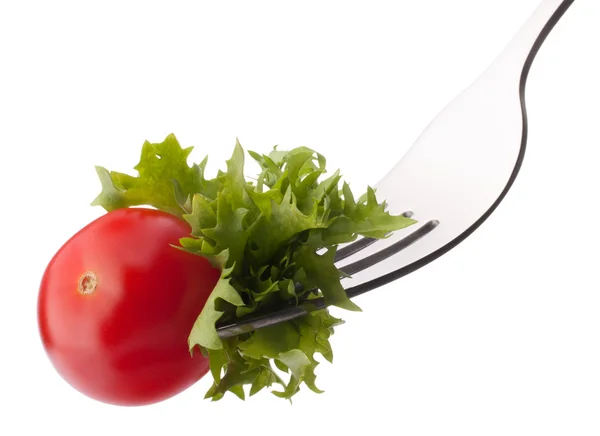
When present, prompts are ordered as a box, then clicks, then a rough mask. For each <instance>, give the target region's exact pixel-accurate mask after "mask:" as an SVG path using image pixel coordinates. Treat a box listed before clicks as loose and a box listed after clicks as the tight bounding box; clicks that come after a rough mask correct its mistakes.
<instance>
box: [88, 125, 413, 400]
mask: <svg viewBox="0 0 600 436" xmlns="http://www.w3.org/2000/svg"><path fill="white" fill-rule="evenodd" d="M191 151H192V148H191V147H188V148H182V147H181V146H180V144H179V142H178V141H177V139H176V138H175V136H174V135H172V134H171V135H169V136H168V137H167V138H166V139H165V140H164V141H163V142H161V143H150V142H148V141H146V142H145V143H144V145H143V146H142V153H141V158H140V161H139V163H138V164H137V166H136V167H135V168H134V169H136V170H137V171H138V175H137V176H130V175H127V174H123V173H118V172H114V171H113V172H109V171H108V170H106V169H105V168H103V167H97V173H98V176H99V178H100V182H101V185H102V191H101V193H100V194H99V195H98V196H97V198H96V199H95V200H94V202H93V203H92V204H94V205H99V206H102V207H104V208H105V209H106V210H107V211H111V210H114V209H118V208H123V207H131V206H138V205H147V206H152V207H155V208H157V209H160V210H163V211H166V212H169V213H173V214H175V215H177V216H179V217H181V218H182V219H184V220H186V221H187V222H188V223H189V224H190V227H191V234H190V235H189V236H188V237H185V238H182V239H181V240H180V246H177V247H176V248H178V249H181V250H184V251H187V252H190V253H193V254H195V255H198V256H204V257H206V258H207V259H208V260H210V261H211V262H212V263H213V265H215V266H216V267H218V268H219V269H220V270H221V277H220V279H219V281H218V283H217V285H216V286H215V288H214V289H213V291H212V293H211V295H210V297H209V299H208V301H207V303H206V305H205V306H204V308H203V310H202V311H201V313H199V314H198V318H197V320H196V323H195V324H194V326H193V328H192V330H191V331H190V334H189V337H188V346H189V348H190V352H191V353H192V355H193V353H194V351H195V350H196V349H199V350H200V351H201V352H202V353H203V354H204V355H207V356H208V358H209V360H210V372H211V375H212V377H213V385H212V387H211V388H210V389H209V390H208V392H207V393H206V398H210V399H211V400H213V401H216V400H219V399H221V398H222V397H223V396H224V395H225V394H226V393H227V392H230V393H232V394H234V395H236V396H237V397H239V398H241V399H244V398H246V395H247V394H249V395H250V396H252V395H256V394H257V393H258V392H260V391H262V390H264V389H266V388H270V389H271V392H272V393H273V394H274V395H276V396H278V397H281V398H285V399H291V398H292V397H293V396H294V395H295V394H296V393H297V392H298V391H299V390H300V389H301V387H302V385H304V386H306V387H307V388H308V389H310V390H312V391H313V392H316V393H320V392H322V391H321V390H320V389H319V388H318V387H317V385H316V375H315V369H316V367H317V365H318V364H319V360H318V356H319V355H320V356H321V357H322V358H323V359H325V360H326V361H328V362H332V361H333V350H332V347H331V344H330V341H329V340H330V337H331V335H332V334H333V333H334V328H335V327H336V326H338V325H340V324H342V323H343V321H342V320H341V319H338V318H335V317H333V316H332V315H331V314H330V312H329V310H328V308H325V309H321V310H316V311H314V312H311V313H309V314H308V315H306V316H304V317H302V318H299V319H295V320H292V321H288V322H285V323H282V324H280V325H276V326H271V327H265V328H262V329H259V330H256V331H253V332H250V333H244V334H241V335H239V336H237V337H234V338H227V339H222V338H220V337H219V335H218V334H217V330H216V328H217V324H218V323H221V322H232V321H235V320H236V319H238V318H240V317H242V316H245V315H248V314H251V313H256V314H259V313H265V312H269V311H271V310H276V309H277V308H280V307H282V306H283V305H286V304H304V303H307V302H310V300H311V299H313V298H318V297H323V298H324V300H325V302H326V306H327V307H329V306H337V307H340V308H342V309H346V310H351V311H359V310H360V308H359V307H358V306H357V305H356V304H355V303H354V302H352V301H351V300H350V299H349V298H348V296H347V295H346V292H345V291H344V287H343V285H342V282H341V280H342V278H343V277H344V275H343V274H342V272H341V271H340V270H339V269H338V268H337V267H336V266H335V264H334V258H335V253H336V249H337V245H338V244H341V243H345V242H351V241H354V240H355V239H356V238H357V237H358V236H359V235H361V236H366V237H371V238H385V237H387V236H388V235H389V234H390V233H391V232H393V231H396V230H399V229H402V228H405V227H407V226H410V225H412V224H414V223H415V221H414V220H412V219H410V218H407V217H404V216H402V215H400V216H394V215H391V214H390V213H389V212H388V211H387V210H386V209H387V205H386V203H385V202H382V203H380V202H378V200H377V197H376V192H375V190H374V189H372V188H370V187H369V188H368V189H367V192H365V193H364V194H363V195H361V196H360V197H358V199H356V197H355V196H354V194H353V192H352V191H351V189H350V186H349V185H348V184H347V183H346V182H343V183H342V185H341V186H340V182H341V179H342V177H341V175H340V172H339V170H338V171H335V172H334V173H332V174H331V175H330V176H329V177H325V176H326V174H327V169H326V165H327V160H326V158H325V157H324V156H323V155H322V154H319V153H316V152H315V151H313V150H312V149H310V148H308V147H297V148H294V149H291V150H287V151H286V150H278V149H277V147H273V150H272V151H271V152H270V153H268V154H260V153H257V152H255V151H249V152H248V155H249V156H250V157H252V159H254V161H255V162H256V163H257V164H258V166H259V168H260V173H259V174H258V175H257V176H256V177H255V178H253V179H251V178H247V177H246V175H245V173H244V171H245V157H246V153H245V151H244V149H243V148H242V146H241V144H240V143H239V141H236V144H235V146H234V149H233V153H232V155H231V158H230V159H228V160H227V161H226V169H225V170H224V171H223V170H219V171H218V173H217V175H216V177H214V178H212V179H207V178H206V177H205V169H206V165H207V158H205V159H204V160H203V161H202V162H201V163H200V164H193V165H191V166H190V165H188V163H187V159H188V157H189V155H190V153H191ZM275 385H277V386H279V388H274V386H275Z"/></svg>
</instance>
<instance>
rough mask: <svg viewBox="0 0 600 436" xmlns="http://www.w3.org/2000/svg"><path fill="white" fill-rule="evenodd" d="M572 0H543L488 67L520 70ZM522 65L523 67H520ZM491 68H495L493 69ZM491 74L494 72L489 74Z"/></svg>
mask: <svg viewBox="0 0 600 436" xmlns="http://www.w3.org/2000/svg"><path fill="white" fill-rule="evenodd" d="M574 1H575V0H543V1H542V2H541V3H540V4H539V6H538V7H537V8H536V9H535V11H534V12H533V13H532V14H531V16H530V18H529V19H528V20H527V21H526V22H525V24H523V26H521V29H520V30H519V31H518V32H517V34H516V35H515V36H514V37H513V39H512V40H511V41H510V42H509V43H508V45H507V46H506V47H505V48H504V50H503V51H502V53H501V54H500V55H499V56H498V57H497V58H496V60H495V61H494V62H493V63H492V65H491V66H490V67H489V69H488V71H489V72H494V73H498V74H502V75H503V74H507V73H508V74H516V75H521V74H524V75H525V76H527V74H528V73H529V69H530V67H531V62H530V60H531V61H532V60H533V58H535V56H536V54H537V52H538V50H539V49H540V47H541V46H542V43H543V42H544V39H545V36H543V35H548V34H549V33H550V31H551V30H552V28H553V27H554V26H555V25H556V23H557V22H558V21H559V20H560V18H561V17H562V16H563V15H564V13H565V12H566V11H567V9H569V7H570V6H571V5H572V4H573V2H574ZM523 67H525V68H523ZM493 70H495V71H493ZM491 75H492V76H494V74H491Z"/></svg>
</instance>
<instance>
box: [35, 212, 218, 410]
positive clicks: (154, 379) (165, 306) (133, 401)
mask: <svg viewBox="0 0 600 436" xmlns="http://www.w3.org/2000/svg"><path fill="white" fill-rule="evenodd" d="M189 233H190V227H189V226H188V224H187V223H186V222H184V221H182V220H181V219H179V218H177V217H175V216H174V215H171V214H168V213H165V212H160V211H157V210H153V209H141V208H132V209H120V210H116V211H113V212H109V213H107V214H105V215H103V216H102V217H100V218H98V219H97V220H95V221H93V222H92V223H90V224H89V225H87V226H86V227H84V228H83V229H82V230H80V231H79V232H78V233H77V234H75V235H74V236H73V237H72V238H71V239H69V240H68V241H67V242H66V243H65V245H63V247H62V248H60V250H59V251H58V252H57V253H56V255H55V256H54V257H53V258H52V260H51V261H50V263H49V265H48V267H47V269H46V271H45V273H44V276H43V278H42V282H41V286H40V293H39V301H38V322H39V328H40V335H41V339H42V342H43V345H44V347H45V349H46V352H47V354H48V356H49V358H50V360H51V362H52V364H53V365H54V367H55V368H56V370H57V371H58V373H59V374H60V375H61V376H62V377H63V378H64V379H65V380H66V381H67V382H68V383H69V384H70V385H71V386H73V387H74V388H75V389H77V390H79V391H80V392H82V393H83V394H85V395H87V396H89V397H91V398H94V399H96V400H99V401H102V402H105V403H110V404H116V405H130V406H133V405H145V404H151V403H156V402H159V401H162V400H165V399H167V398H169V397H172V396H174V395H176V394H178V393H180V392H181V391H183V390H185V389H187V388H188V387H190V386H191V385H192V384H194V383H195V382H196V381H198V380H199V379H200V378H201V377H202V376H203V375H204V374H206V373H207V372H208V360H207V359H206V358H204V357H203V356H202V355H201V353H200V352H194V355H193V357H192V356H191V355H190V352H189V350H188V344H187V338H188V335H189V333H190V330H191V328H192V326H193V324H194V322H195V320H196V318H197V316H198V315H199V314H200V311H201V310H202V308H203V307H204V304H205V303H206V300H207V298H208V296H209V295H210V293H211V291H212V290H213V288H214V286H215V285H216V283H217V281H218V279H219V276H220V271H218V270H217V269H215V268H213V266H212V265H211V264H210V263H209V262H208V261H207V260H206V259H204V258H202V257H200V256H195V255H193V254H189V253H186V252H183V251H181V250H178V249H176V248H174V247H172V246H171V245H170V244H178V240H179V238H182V237H185V236H188V235H189Z"/></svg>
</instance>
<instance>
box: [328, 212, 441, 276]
mask: <svg viewBox="0 0 600 436" xmlns="http://www.w3.org/2000/svg"><path fill="white" fill-rule="evenodd" d="M439 224H440V222H439V221H438V220H431V221H428V222H427V223H425V224H424V225H423V226H421V227H420V228H419V229H417V230H415V231H414V232H412V233H410V234H409V235H407V236H405V237H404V238H402V239H400V240H399V241H397V242H395V243H393V244H392V245H390V246H388V247H386V248H384V249H383V250H379V251H377V252H375V253H373V254H371V255H369V256H367V257H365V258H363V259H360V260H357V261H356V262H353V263H351V264H349V265H346V266H343V267H341V268H339V270H340V271H342V272H343V273H344V274H347V275H349V276H351V275H353V274H356V273H357V272H360V271H363V270H365V269H367V268H369V267H371V266H373V265H375V264H377V263H379V262H381V261H383V260H385V259H387V258H388V257H391V256H393V255H395V254H396V253H398V252H400V251H402V250H404V249H405V248H407V247H409V246H410V245H412V244H414V243H415V242H417V241H418V240H419V239H421V238H422V237H423V236H425V235H427V234H428V233H430V232H432V231H433V230H434V229H435V228H436V227H437V226H438V225H439Z"/></svg>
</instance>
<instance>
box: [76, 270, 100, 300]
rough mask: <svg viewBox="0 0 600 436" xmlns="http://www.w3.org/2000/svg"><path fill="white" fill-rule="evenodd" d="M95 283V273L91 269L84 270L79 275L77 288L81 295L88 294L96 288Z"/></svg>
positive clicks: (96, 281)
mask: <svg viewBox="0 0 600 436" xmlns="http://www.w3.org/2000/svg"><path fill="white" fill-rule="evenodd" d="M97 284H98V278H97V277H96V274H95V273H94V272H93V271H86V272H84V273H83V274H82V275H81V277H79V283H78V285H77V290H78V291H79V293H80V294H82V295H89V294H91V293H93V292H94V291H95V290H96V285H97Z"/></svg>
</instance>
